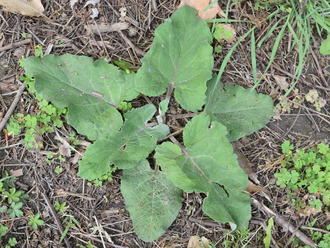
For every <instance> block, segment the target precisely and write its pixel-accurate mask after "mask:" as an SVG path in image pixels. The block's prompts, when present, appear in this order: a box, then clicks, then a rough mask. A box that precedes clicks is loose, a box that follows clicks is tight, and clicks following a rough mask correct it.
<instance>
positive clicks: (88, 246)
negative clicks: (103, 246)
mask: <svg viewBox="0 0 330 248" xmlns="http://www.w3.org/2000/svg"><path fill="white" fill-rule="evenodd" d="M78 247H79V248H95V246H94V245H93V244H92V242H91V241H88V242H87V244H85V245H81V244H78Z"/></svg>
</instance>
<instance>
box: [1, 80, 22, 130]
mask: <svg viewBox="0 0 330 248" xmlns="http://www.w3.org/2000/svg"><path fill="white" fill-rule="evenodd" d="M24 90H25V86H24V85H21V86H20V87H19V89H18V90H17V94H16V96H15V98H14V101H13V102H12V104H11V105H10V107H9V109H8V111H7V113H6V115H5V116H4V117H3V119H2V121H1V122H0V132H1V131H2V129H3V128H4V127H5V126H6V124H7V122H8V120H9V118H10V116H11V115H12V113H13V112H14V110H15V108H16V106H17V104H18V102H19V99H20V98H21V96H22V94H23V91H24Z"/></svg>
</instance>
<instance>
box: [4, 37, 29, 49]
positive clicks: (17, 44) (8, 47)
mask: <svg viewBox="0 0 330 248" xmlns="http://www.w3.org/2000/svg"><path fill="white" fill-rule="evenodd" d="M31 42H32V40H31V39H26V40H21V41H18V42H14V43H11V44H9V45H6V46H3V47H0V52H3V51H7V50H9V49H12V48H15V47H20V46H23V45H27V44H30V43H31Z"/></svg>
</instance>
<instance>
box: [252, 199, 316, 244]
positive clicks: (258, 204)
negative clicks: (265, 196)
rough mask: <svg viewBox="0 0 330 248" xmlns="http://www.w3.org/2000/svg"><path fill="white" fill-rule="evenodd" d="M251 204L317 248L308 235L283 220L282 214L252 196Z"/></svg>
mask: <svg viewBox="0 0 330 248" xmlns="http://www.w3.org/2000/svg"><path fill="white" fill-rule="evenodd" d="M252 204H253V206H255V207H256V208H258V209H260V210H262V211H263V212H266V213H267V214H268V215H270V216H273V217H274V220H275V222H277V223H278V224H279V225H280V226H282V227H283V228H284V229H286V230H289V231H290V232H291V233H292V234H293V235H295V236H296V237H297V238H298V239H300V240H301V241H302V242H303V243H305V244H306V245H309V246H311V247H313V248H317V245H316V244H315V243H314V242H313V241H312V240H311V239H310V238H309V237H307V236H306V235H305V234H304V233H303V232H301V231H300V230H299V229H298V228H297V227H295V226H293V225H292V224H291V223H290V222H288V221H287V220H285V219H284V218H283V217H282V216H280V215H278V214H276V213H275V212H274V211H273V210H271V209H270V208H268V207H266V206H265V205H264V204H262V203H261V202H259V201H258V200H256V199H254V198H252Z"/></svg>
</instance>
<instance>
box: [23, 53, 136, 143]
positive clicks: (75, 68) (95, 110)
mask: <svg viewBox="0 0 330 248" xmlns="http://www.w3.org/2000/svg"><path fill="white" fill-rule="evenodd" d="M24 69H25V71H26V73H27V74H32V75H33V76H34V77H35V80H36V89H37V91H38V93H39V94H40V95H41V96H43V97H44V98H45V99H47V100H48V101H51V102H52V103H53V104H54V105H56V106H57V107H68V123H69V124H70V125H72V126H73V127H75V128H76V129H77V131H78V132H79V133H81V134H84V135H86V136H88V138H90V139H91V140H95V139H97V138H100V137H103V136H105V135H108V134H110V133H112V132H113V131H116V130H118V129H119V128H120V127H121V125H122V123H123V121H122V117H121V115H120V113H119V112H118V111H117V110H116V107H117V106H118V105H119V104H120V103H121V102H122V101H123V100H132V99H133V98H135V97H136V96H137V92H136V91H135V90H134V89H133V88H134V87H133V83H134V82H133V80H132V75H130V74H127V73H125V72H123V71H120V70H119V69H118V68H117V67H115V66H113V65H111V64H108V63H106V62H105V61H104V60H96V61H93V59H92V58H89V57H85V56H74V55H69V54H66V55H62V56H54V55H48V56H45V57H42V58H37V57H30V58H27V59H26V61H25V62H24ZM82 117H83V118H84V121H81V118H82Z"/></svg>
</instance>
